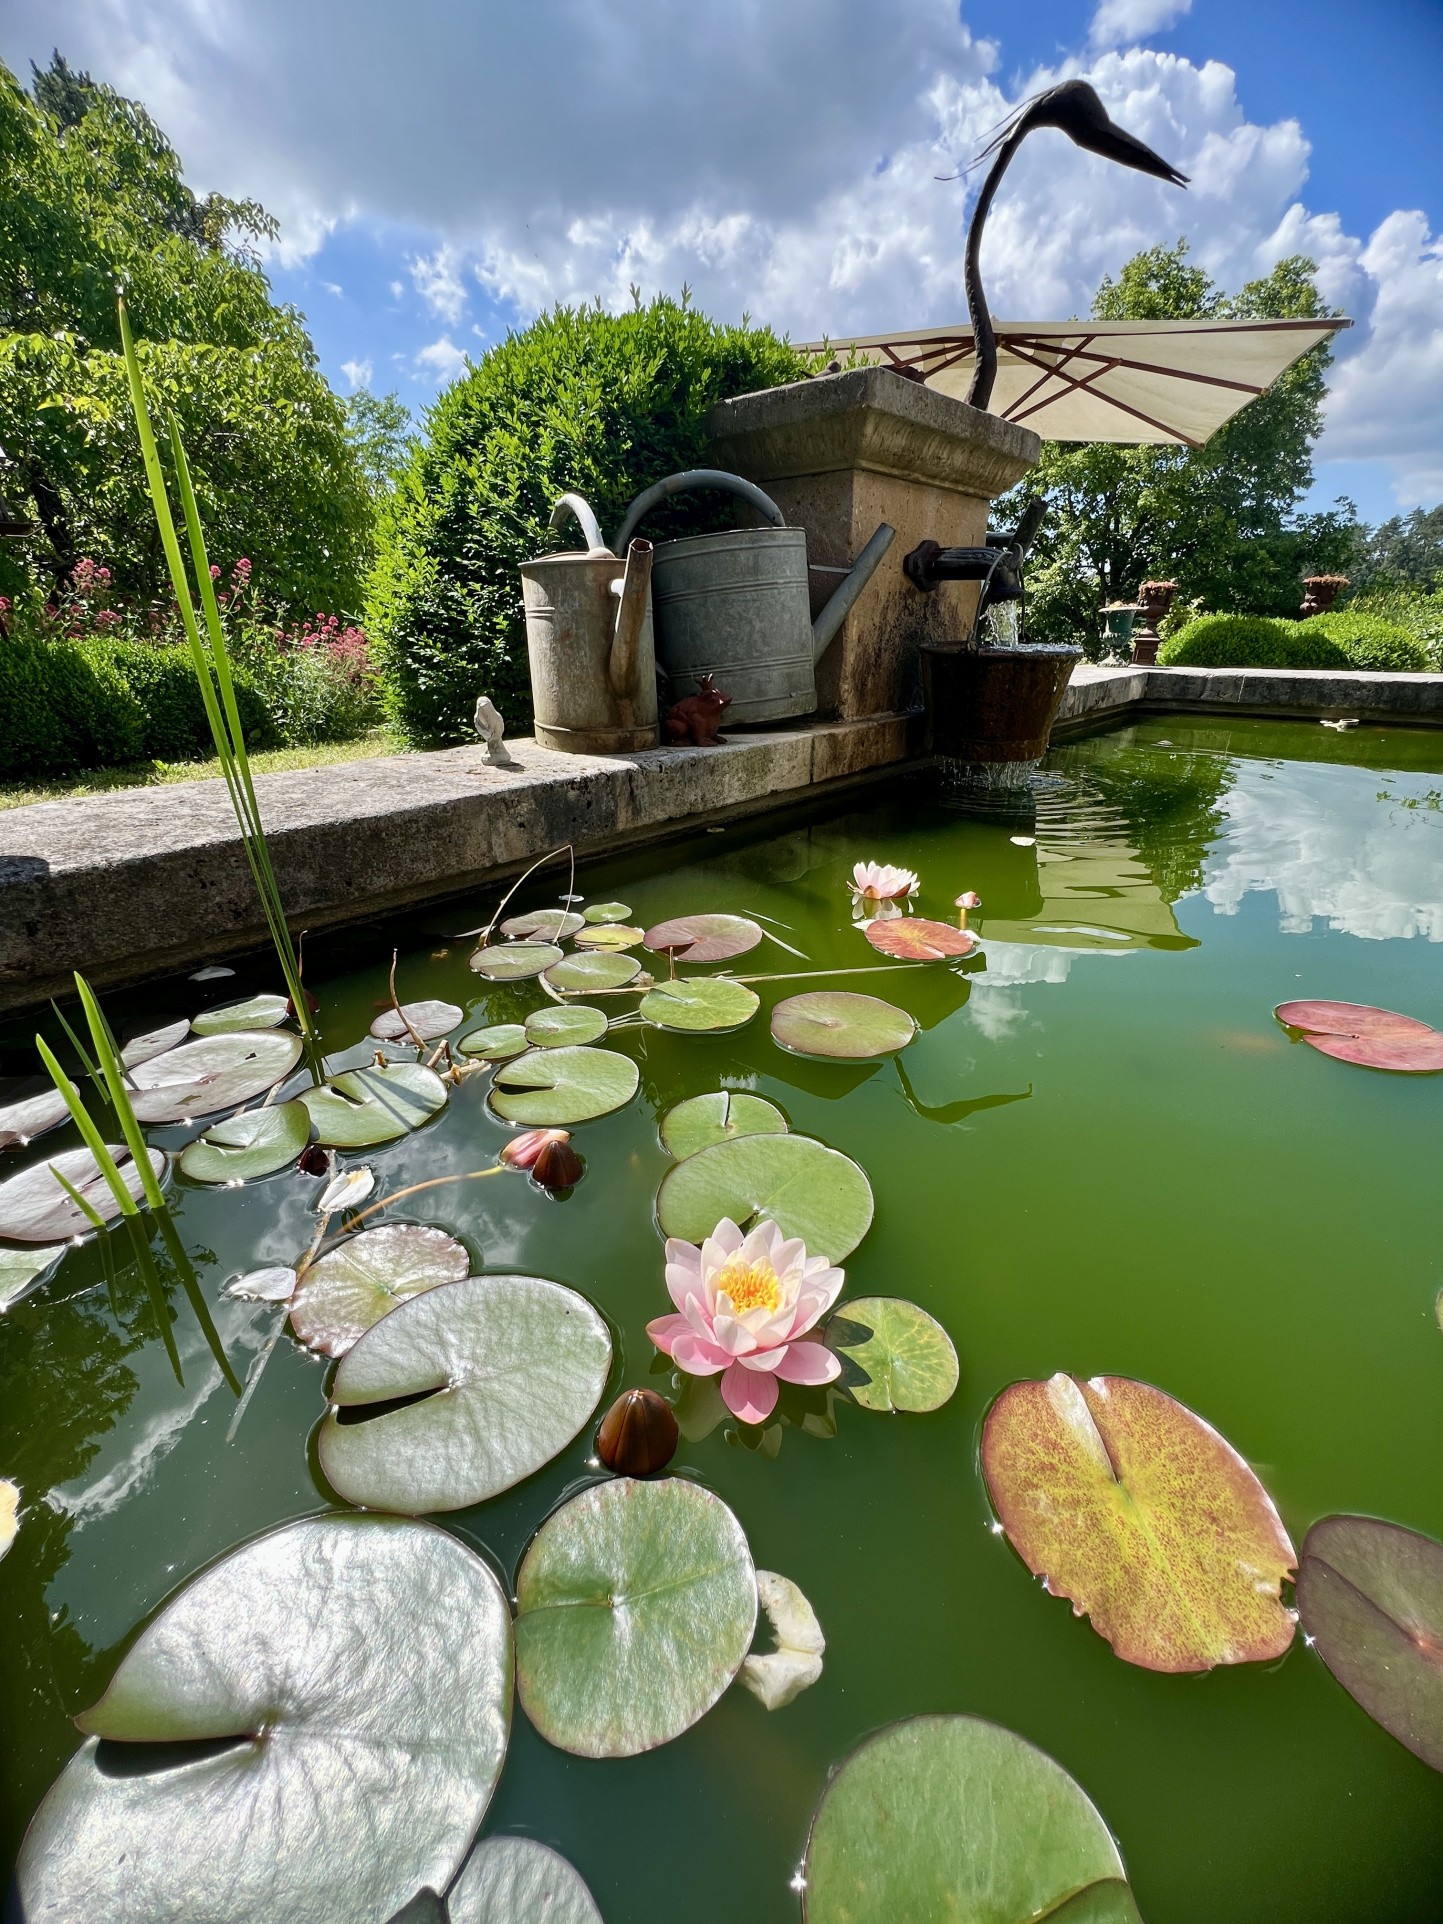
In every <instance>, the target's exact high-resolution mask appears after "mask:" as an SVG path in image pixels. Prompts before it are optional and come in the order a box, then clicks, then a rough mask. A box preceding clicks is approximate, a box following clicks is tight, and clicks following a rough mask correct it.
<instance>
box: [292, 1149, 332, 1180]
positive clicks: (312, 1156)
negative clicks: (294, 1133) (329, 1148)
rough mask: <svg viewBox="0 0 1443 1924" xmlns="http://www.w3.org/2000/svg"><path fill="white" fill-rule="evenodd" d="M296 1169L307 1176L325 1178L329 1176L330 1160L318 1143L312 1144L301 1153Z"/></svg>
mask: <svg viewBox="0 0 1443 1924" xmlns="http://www.w3.org/2000/svg"><path fill="white" fill-rule="evenodd" d="M297 1167H298V1168H299V1169H300V1170H301V1171H302V1172H303V1173H304V1174H305V1175H307V1176H326V1175H329V1174H330V1169H331V1159H330V1157H329V1155H327V1153H326V1151H325V1150H324V1149H322V1147H321V1145H320V1144H319V1143H318V1142H313V1143H309V1144H307V1146H306V1147H305V1148H304V1149H303V1150H302V1151H301V1156H300V1161H299V1163H298V1164H297Z"/></svg>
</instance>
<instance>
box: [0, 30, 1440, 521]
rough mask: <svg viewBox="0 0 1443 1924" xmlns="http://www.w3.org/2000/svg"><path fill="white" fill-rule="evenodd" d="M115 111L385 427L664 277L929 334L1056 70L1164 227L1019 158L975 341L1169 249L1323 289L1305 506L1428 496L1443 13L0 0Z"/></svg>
mask: <svg viewBox="0 0 1443 1924" xmlns="http://www.w3.org/2000/svg"><path fill="white" fill-rule="evenodd" d="M52 45H58V46H60V47H61V48H62V50H63V51H64V52H65V53H66V54H67V56H68V57H69V58H70V59H71V60H72V61H73V62H75V63H77V64H80V65H83V66H86V67H89V68H90V69H91V70H92V71H93V72H94V73H95V74H96V75H97V76H98V77H101V78H104V79H107V80H109V81H111V82H113V83H114V84H115V85H117V86H120V87H121V88H123V89H124V90H125V91H126V92H129V93H133V94H135V95H137V96H138V97H139V98H141V99H143V100H144V101H146V103H147V104H148V105H149V106H150V107H151V109H152V111H153V112H154V113H155V114H156V116H157V118H158V119H159V120H160V122H161V124H162V125H163V126H164V127H165V128H166V130H167V132H168V133H169V134H170V136H171V138H172V139H173V140H174V141H175V143H176V145H177V147H178V149H179V150H180V152H181V155H182V157H183V159H184V160H185V163H186V166H187V170H188V173H189V175H190V177H191V179H192V182H193V184H194V185H195V186H197V187H198V188H200V189H206V188H210V187H219V188H222V189H224V190H225V191H227V192H229V193H233V194H246V193H254V194H257V195H259V196H260V198H261V199H263V200H264V201H265V202H266V203H267V205H269V206H270V207H272V208H273V209H274V210H275V212H276V213H277V214H278V215H279V216H280V218H281V220H282V223H283V240H282V246H281V249H280V252H279V254H278V255H277V256H276V258H275V259H273V260H272V262H271V264H270V266H271V273H272V276H273V280H274V284H275V288H276V291H277V293H278V294H279V295H280V296H282V297H283V298H286V299H289V300H292V301H294V302H295V303H296V305H297V306H298V307H300V308H301V309H302V310H303V311H304V313H305V314H306V316H307V319H308V321H309V323H310V326H311V329H312V333H313V336H314V339H315V341H316V346H317V350H318V352H319V354H320V357H321V362H322V365H323V367H324V369H325V371H326V373H327V375H328V377H329V378H330V379H331V380H332V382H333V383H334V385H335V386H336V387H337V388H338V390H340V391H342V392H345V391H347V390H348V389H349V388H350V387H351V386H352V385H354V384H357V383H364V384H366V385H369V386H371V387H373V388H375V389H377V390H379V391H384V390H387V389H392V388H394V389H395V390H396V391H398V392H399V393H400V394H401V395H402V397H403V399H405V400H406V401H407V403H408V405H410V406H411V407H412V408H413V409H416V410H419V409H421V408H422V407H424V405H425V403H426V402H427V401H428V400H429V399H430V398H431V397H432V396H434V394H435V392H436V389H437V386H438V383H440V382H442V381H444V380H445V379H447V378H449V377H450V376H451V375H453V374H454V372H455V371H456V369H457V368H458V367H459V366H461V365H462V364H463V358H464V356H465V355H467V354H469V355H472V356H476V355H479V354H480V353H481V352H483V351H484V349H485V346H486V344H487V343H488V342H489V341H492V340H494V339H496V338H497V337H498V336H499V335H501V334H504V332H505V330H506V329H507V327H508V326H511V325H514V324H516V323H517V322H520V321H524V320H525V319H526V318H527V317H528V316H529V315H530V314H531V313H533V312H535V311H536V309H537V307H539V306H542V305H545V304H547V303H549V302H550V301H552V300H555V299H558V298H564V299H575V298H589V297H590V296H591V295H593V294H599V295H600V296H601V297H602V299H603V300H604V301H606V302H607V303H608V304H616V303H619V302H621V301H624V300H625V298H626V293H627V288H628V286H629V284H630V283H631V282H632V281H633V280H634V281H636V282H638V283H639V284H640V285H642V286H643V288H644V289H645V290H646V291H647V292H651V291H653V290H654V289H657V288H665V289H670V290H672V291H675V289H676V288H677V287H679V285H680V283H681V281H682V280H683V279H686V280H689V281H690V282H691V284H692V285H693V287H694V288H695V290H696V293H697V297H698V300H699V301H700V303H701V304H702V305H703V306H704V307H706V308H707V309H708V310H709V311H711V312H714V313H716V314H718V315H723V316H734V315H738V314H740V313H741V312H742V311H743V310H744V309H748V310H750V312H751V313H752V314H753V315H754V316H755V317H757V318H758V319H764V320H767V321H770V322H772V323H773V324H774V325H775V326H777V327H778V328H785V329H787V330H789V331H790V332H791V333H792V334H793V336H794V338H807V337H812V336H815V335H818V334H820V333H823V332H828V333H831V334H833V335H836V334H841V333H848V332H870V331H873V330H876V329H880V328H884V327H890V326H904V325H920V324H924V323H927V322H943V321H950V320H956V319H960V318H962V316H963V312H964V303H963V299H962V294H961V286H960V252H961V229H962V222H963V219H964V216H965V205H964V200H963V192H964V190H963V189H962V188H961V187H960V186H959V185H957V184H956V183H955V182H953V183H943V182H939V181H938V180H937V179H936V176H937V175H940V174H945V173H949V172H953V171H955V168H956V166H957V164H958V163H960V162H965V160H966V159H967V158H968V157H969V155H970V153H971V151H973V149H974V148H975V146H976V145H977V143H978V141H979V139H980V137H981V135H982V134H983V133H984V132H985V131H986V130H987V129H988V128H989V127H990V126H991V125H992V124H994V123H995V122H996V121H997V120H998V119H999V118H1000V117H1001V116H1002V114H1003V113H1005V112H1006V111H1007V110H1008V108H1009V107H1010V106H1011V105H1012V104H1013V103H1014V102H1015V101H1016V100H1017V99H1019V98H1022V97H1024V96H1025V95H1026V94H1028V93H1030V92H1032V91H1034V90H1035V89H1036V88H1037V87H1038V86H1039V85H1046V84H1049V83H1050V82H1051V81H1052V80H1054V79H1056V78H1059V77H1061V76H1062V75H1063V74H1067V73H1083V74H1085V75H1087V76H1088V77H1089V78H1090V79H1092V80H1093V82H1094V84H1095V85H1097V86H1098V88H1099V90H1100V91H1101V92H1102V94H1103V97H1104V99H1105V100H1106V101H1107V102H1108V104H1109V106H1110V107H1111V109H1112V111H1113V112H1114V114H1115V115H1116V117H1117V118H1118V119H1119V120H1121V121H1122V122H1123V124H1124V125H1127V126H1129V127H1131V128H1132V129H1133V130H1134V131H1135V132H1137V133H1138V134H1140V135H1141V136H1142V137H1143V138H1144V139H1147V140H1149V141H1150V142H1151V144H1153V145H1154V146H1156V147H1157V148H1158V149H1159V150H1160V151H1161V152H1163V153H1165V154H1167V156H1168V157H1169V158H1170V159H1173V160H1175V161H1176V162H1177V163H1178V164H1179V165H1180V166H1181V167H1182V168H1183V169H1184V171H1186V172H1188V173H1190V174H1191V175H1192V176H1193V186H1192V188H1191V189H1190V190H1189V191H1188V193H1187V194H1185V195H1183V194H1179V193H1178V192H1177V191H1176V190H1174V189H1171V188H1167V187H1164V186H1162V185H1161V184H1159V183H1154V182H1151V181H1146V180H1143V179H1142V178H1141V177H1139V176H1136V175H1131V174H1125V173H1124V172H1123V171H1122V170H1119V169H1116V168H1111V169H1109V168H1107V167H1106V166H1105V165H1104V164H1103V163H1101V162H1099V161H1096V160H1094V159H1091V158H1090V157H1087V156H1081V155H1079V154H1078V153H1077V152H1076V150H1074V149H1071V148H1069V147H1066V146H1064V145H1063V144H1062V142H1061V140H1060V137H1056V138H1050V137H1039V138H1038V140H1037V141H1035V142H1029V145H1028V148H1027V149H1025V150H1024V155H1023V158H1022V159H1021V160H1019V163H1018V166H1017V167H1016V168H1015V169H1014V171H1013V174H1012V175H1010V176H1009V181H1008V187H1007V189H1006V194H1005V198H1004V200H1000V201H999V203H998V210H997V213H996V214H995V215H994V218H993V223H992V226H991V228H990V229H989V235H988V251H987V279H988V285H989V291H990V292H991V294H992V299H993V306H994V308H995V309H996V310H997V311H998V312H999V313H1000V314H1003V315H1004V316H1006V317H1007V318H1013V319H1033V320H1042V319H1049V318H1054V317H1062V316H1065V315H1068V314H1071V313H1076V312H1083V311H1085V309H1086V306H1087V302H1088V300H1089V299H1090V296H1091V292H1092V289H1093V288H1094V287H1095V285H1096V283H1097V281H1098V279H1099V278H1100V277H1101V275H1102V274H1103V273H1106V272H1111V271H1115V270H1116V269H1117V268H1118V267H1119V266H1120V265H1121V264H1122V262H1123V260H1124V259H1125V258H1126V257H1127V255H1128V254H1129V253H1131V252H1132V251H1133V250H1134V249H1135V248H1136V247H1138V246H1142V245H1147V244H1150V243H1153V242H1157V241H1163V242H1171V241H1173V240H1175V239H1176V238H1177V237H1178V236H1179V235H1180V234H1184V233H1186V234H1187V235H1189V237H1190V238H1191V239H1192V241H1193V243H1194V248H1195V252H1196V255H1197V257H1198V258H1199V259H1200V260H1201V261H1202V262H1203V263H1204V264H1205V265H1206V266H1207V267H1208V268H1209V269H1210V271H1212V272H1213V273H1214V274H1215V275H1216V276H1217V277H1218V278H1219V279H1220V280H1222V281H1223V282H1224V284H1226V285H1228V286H1236V285H1238V284H1239V283H1240V282H1241V281H1242V280H1244V279H1248V278H1251V277H1252V276H1253V275H1254V274H1257V273H1261V272H1265V271H1266V269H1267V267H1268V266H1269V265H1271V263H1272V261H1274V260H1276V259H1277V258H1278V257H1279V256H1280V255H1281V254H1284V253H1292V252H1304V253H1309V254H1311V255H1313V257H1314V258H1315V259H1316V260H1317V261H1318V263H1319V270H1320V279H1321V283H1322V285H1323V288H1324V291H1325V294H1326V295H1327V297H1328V299H1329V300H1330V301H1332V302H1334V303H1335V304H1336V305H1338V306H1340V307H1342V308H1343V309H1344V310H1345V311H1347V312H1348V313H1350V314H1352V315H1353V316H1354V317H1355V319H1356V321H1357V325H1356V326H1355V328H1354V329H1353V330H1352V333H1351V334H1350V335H1347V336H1344V337H1343V346H1342V348H1341V351H1340V354H1339V358H1338V363H1337V366H1336V368H1335V369H1334V377H1333V381H1332V392H1331V396H1330V404H1329V416H1328V426H1327V430H1326V433H1325V436H1324V439H1323V442H1322V444H1321V446H1320V450H1319V454H1320V459H1319V469H1318V483H1317V486H1316V488H1315V490H1314V499H1315V500H1318V501H1326V500H1330V499H1331V498H1332V497H1333V496H1334V495H1335V494H1337V493H1339V492H1347V493H1349V494H1351V495H1352V496H1353V497H1354V498H1355V499H1356V500H1357V501H1358V503H1359V505H1360V507H1361V508H1362V510H1363V512H1364V513H1365V514H1367V515H1368V516H1369V517H1370V518H1372V519H1379V518H1382V517H1383V516H1385V515H1387V514H1389V513H1392V512H1395V511H1396V510H1397V509H1398V508H1399V507H1400V506H1401V507H1408V506H1412V505H1415V504H1417V503H1420V502H1421V503H1424V504H1426V505H1432V503H1433V502H1435V501H1437V500H1439V499H1440V498H1443V251H1440V245H1439V241H1438V238H1437V237H1438V232H1439V228H1440V226H1443V139H1440V135H1439V132H1438V127H1439V109H1438V100H1439V94H1440V91H1443V89H1440V82H1443V0H1369V3H1368V4H1367V5H1366V7H1359V6H1358V5H1357V4H1356V0H1353V3H1352V4H1344V0H1306V4H1305V0H1251V3H1250V4H1245V3H1244V0H1191V4H1188V0H1025V4H1019V3H1018V0H1006V3H1004V0H961V5H960V8H959V7H958V5H957V0H782V3H781V4H778V0H527V4H526V5H524V6H522V5H512V4H510V0H484V3H483V4H479V5H478V4H476V0H409V4H408V5H407V7H406V8H405V9H403V10H398V9H396V8H394V7H393V6H391V5H390V4H387V3H386V0H6V7H5V9H4V15H3V18H0V57H3V58H4V59H5V60H6V61H7V62H8V63H9V64H10V65H11V66H12V67H14V68H16V69H17V70H18V71H20V72H22V73H23V72H25V71H26V69H27V65H28V62H29V61H30V60H31V59H32V58H34V59H37V60H41V61H43V60H44V59H45V58H46V57H47V56H48V53H49V50H50V48H51V46H52Z"/></svg>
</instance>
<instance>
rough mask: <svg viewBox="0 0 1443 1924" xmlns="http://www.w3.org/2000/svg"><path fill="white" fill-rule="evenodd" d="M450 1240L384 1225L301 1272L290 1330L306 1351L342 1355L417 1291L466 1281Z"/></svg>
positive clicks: (459, 1250) (465, 1265)
mask: <svg viewBox="0 0 1443 1924" xmlns="http://www.w3.org/2000/svg"><path fill="white" fill-rule="evenodd" d="M470 1270H471V1258H470V1257H469V1256H468V1255H467V1253H466V1251H465V1249H464V1248H463V1247H462V1245H461V1244H460V1243H458V1242H457V1240H456V1238H455V1237H454V1236H448V1235H447V1234H446V1232H445V1230H444V1229H433V1228H431V1227H430V1226H429V1225H428V1224H426V1223H382V1224H381V1225H380V1227H379V1228H376V1229H363V1230H362V1231H361V1232H360V1234H359V1235H357V1236H352V1238H351V1239H350V1241H349V1242H345V1243H340V1244H338V1245H337V1247H336V1248H335V1249H331V1250H328V1251H327V1252H326V1254H325V1255H324V1256H322V1257H321V1258H320V1260H319V1262H316V1263H313V1264H312V1265H311V1267H310V1268H309V1269H308V1270H307V1271H306V1274H305V1280H304V1281H303V1282H302V1284H301V1286H300V1288H299V1289H298V1290H297V1291H296V1293H295V1299H294V1301H293V1302H292V1304H291V1328H292V1329H293V1330H294V1331H295V1333H296V1335H297V1336H298V1337H299V1338H300V1340H301V1342H303V1343H304V1344H305V1345H306V1347H307V1348H308V1349H314V1350H319V1351H320V1353H321V1354H322V1356H344V1355H345V1353H346V1351H347V1350H348V1349H350V1348H351V1346H352V1344H353V1343H354V1342H355V1341H356V1339H357V1337H359V1336H363V1335H364V1334H365V1332H366V1331H367V1330H368V1329H369V1328H370V1327H371V1325H372V1324H373V1323H379V1322H380V1320H381V1318H382V1317H383V1316H385V1315H386V1314H388V1312H389V1311H391V1310H393V1309H394V1308H395V1307H396V1305H397V1303H404V1302H406V1301H408V1300H409V1299H410V1298H411V1297H412V1296H419V1295H420V1294H421V1292H422V1291H423V1290H427V1289H435V1288H437V1287H438V1285H440V1284H441V1283H456V1282H459V1281H460V1280H461V1278H462V1277H463V1276H466V1275H469V1274H470Z"/></svg>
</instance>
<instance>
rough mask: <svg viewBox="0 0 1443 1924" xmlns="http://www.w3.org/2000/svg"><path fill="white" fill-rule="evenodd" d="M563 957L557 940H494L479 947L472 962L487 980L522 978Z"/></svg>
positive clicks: (536, 972)
mask: <svg viewBox="0 0 1443 1924" xmlns="http://www.w3.org/2000/svg"><path fill="white" fill-rule="evenodd" d="M560 960H561V950H560V949H558V948H557V947H556V945H555V943H554V942H493V943H491V944H490V945H489V946H488V947H486V948H483V949H477V950H476V951H475V953H474V954H473V955H472V957H471V966H472V968H473V969H474V970H475V971H476V973H477V975H484V976H485V977H486V980H487V981H488V982H522V981H524V980H525V979H526V977H527V976H529V975H540V973H541V971H542V970H543V969H549V968H551V967H552V965H553V964H554V963H557V962H559V961H560Z"/></svg>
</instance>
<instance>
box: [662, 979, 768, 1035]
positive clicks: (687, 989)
mask: <svg viewBox="0 0 1443 1924" xmlns="http://www.w3.org/2000/svg"><path fill="white" fill-rule="evenodd" d="M759 1006H760V998H759V997H758V995H757V993H756V991H755V990H754V989H749V988H748V987H747V985H746V984H745V982H729V981H728V980H727V979H726V978H725V977H724V976H719V975H693V976H689V977H687V978H685V979H684V978H683V977H681V976H678V977H677V979H676V980H675V981H674V982H658V983H657V985H656V987H655V988H654V989H648V990H647V992H646V994H645V995H644V996H643V997H642V998H641V1013H642V1015H643V1017H644V1018H645V1019H646V1021H648V1022H651V1023H654V1024H655V1025H656V1027H657V1028H658V1029H682V1030H686V1031H688V1032H691V1033H700V1032H702V1031H706V1030H722V1029H740V1028H743V1027H744V1026H745V1025H746V1024H747V1023H748V1022H750V1021H751V1019H752V1017H753V1016H754V1015H755V1014H756V1012H757V1009H758V1007H759Z"/></svg>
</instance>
